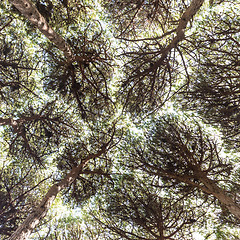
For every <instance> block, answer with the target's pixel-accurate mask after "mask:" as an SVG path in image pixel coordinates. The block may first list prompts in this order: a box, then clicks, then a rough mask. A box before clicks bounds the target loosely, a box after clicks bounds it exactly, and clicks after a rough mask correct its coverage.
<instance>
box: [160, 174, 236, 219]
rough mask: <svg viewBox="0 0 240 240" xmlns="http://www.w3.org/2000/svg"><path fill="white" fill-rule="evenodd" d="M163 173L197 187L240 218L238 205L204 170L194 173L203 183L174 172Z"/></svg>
mask: <svg viewBox="0 0 240 240" xmlns="http://www.w3.org/2000/svg"><path fill="white" fill-rule="evenodd" d="M164 175H165V176H167V177H169V178H172V179H177V180H179V181H181V182H184V183H186V184H187V185H190V186H193V187H196V188H199V189H201V190H202V191H203V192H205V193H207V194H209V195H212V196H214V197H216V198H217V199H218V200H219V202H221V203H222V204H223V205H224V206H225V207H226V208H227V209H228V210H229V212H230V213H232V214H233V215H234V216H235V217H237V218H238V219H239V220H240V206H239V205H238V204H237V203H236V202H235V201H234V200H233V199H232V198H231V197H230V196H229V194H228V193H227V192H226V191H224V190H223V189H222V188H220V187H219V186H218V185H217V184H216V183H215V182H214V181H213V180H211V179H209V178H208V177H207V176H206V175H205V173H204V172H201V174H199V173H198V174H197V175H196V178H198V179H199V181H200V182H201V183H202V184H203V185H200V184H198V183H194V182H192V181H191V180H190V179H189V178H188V177H186V176H184V175H183V176H180V175H176V174H174V173H165V174H164Z"/></svg>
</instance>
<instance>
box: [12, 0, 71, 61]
mask: <svg viewBox="0 0 240 240" xmlns="http://www.w3.org/2000/svg"><path fill="white" fill-rule="evenodd" d="M10 2H11V3H12V4H13V5H14V6H15V7H16V8H17V9H18V10H19V11H20V12H21V13H22V14H23V15H24V16H25V17H26V18H27V19H28V20H29V21H30V22H31V23H32V24H33V25H34V26H36V27H37V28H38V29H39V30H40V32H41V33H43V34H44V35H45V36H46V37H47V38H48V39H49V40H50V41H51V42H53V43H54V44H55V45H56V47H57V48H58V49H60V50H61V51H63V53H64V55H65V57H66V58H67V60H68V61H72V59H73V58H74V55H73V53H72V50H71V48H70V46H69V45H68V44H67V43H66V41H65V40H64V39H63V38H62V37H61V36H60V35H59V34H57V33H56V32H55V31H54V30H53V29H52V28H51V26H49V24H48V22H47V21H46V19H45V18H44V17H43V16H42V15H41V14H40V13H39V11H38V10H37V8H36V7H35V6H34V5H33V4H32V3H31V2H30V1H29V0H10Z"/></svg>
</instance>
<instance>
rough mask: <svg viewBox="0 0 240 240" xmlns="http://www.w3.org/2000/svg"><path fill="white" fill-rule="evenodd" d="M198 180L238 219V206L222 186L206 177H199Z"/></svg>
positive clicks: (239, 210)
mask: <svg viewBox="0 0 240 240" xmlns="http://www.w3.org/2000/svg"><path fill="white" fill-rule="evenodd" d="M199 179H200V181H201V182H202V183H203V184H204V185H205V187H206V188H207V189H208V191H209V192H211V194H212V195H213V196H214V197H216V198H217V199H218V200H219V201H220V202H221V203H222V204H223V205H224V206H225V207H226V208H227V209H228V210H229V212H230V213H232V214H233V215H234V216H235V217H237V218H238V219H239V220H240V206H239V205H238V204H237V203H235V202H234V200H233V199H232V198H231V197H230V196H229V195H228V194H227V193H226V191H224V190H223V189H222V188H220V187H218V185H217V184H216V183H215V182H214V181H213V180H211V179H209V178H208V177H204V176H203V177H200V178H199Z"/></svg>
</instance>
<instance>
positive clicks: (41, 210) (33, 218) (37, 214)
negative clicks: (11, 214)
mask: <svg viewBox="0 0 240 240" xmlns="http://www.w3.org/2000/svg"><path fill="white" fill-rule="evenodd" d="M105 151H106V148H102V150H100V151H99V152H97V153H96V154H91V155H89V156H88V157H87V158H85V159H84V160H82V161H81V164H80V165H78V166H77V167H75V168H73V169H72V170H71V171H70V172H69V173H68V174H67V176H66V177H65V178H63V179H62V180H61V181H60V182H59V183H56V184H54V185H53V186H52V187H51V188H50V189H49V190H48V192H47V194H46V195H45V197H44V198H43V200H42V201H41V203H40V204H39V206H38V207H37V208H36V209H35V210H34V211H33V212H32V213H31V214H30V215H29V216H28V217H27V218H26V219H25V221H24V222H23V223H22V224H21V225H20V226H19V227H18V229H17V230H16V231H15V232H14V233H13V235H12V236H11V237H10V238H9V240H24V239H28V237H29V235H30V234H31V232H32V231H33V229H34V228H35V227H36V226H37V225H38V223H39V222H40V221H41V220H42V219H43V218H44V217H45V216H46V214H47V212H48V210H49V209H50V207H51V205H52V203H53V201H54V200H55V198H56V196H57V194H58V193H59V192H60V191H61V190H62V189H64V188H66V187H68V186H70V184H71V183H73V182H74V181H75V180H76V178H77V177H78V175H79V174H80V173H81V172H82V169H83V167H84V166H85V165H86V164H87V162H88V161H89V160H90V159H92V158H96V157H99V156H100V155H101V154H103V153H104V152H105Z"/></svg>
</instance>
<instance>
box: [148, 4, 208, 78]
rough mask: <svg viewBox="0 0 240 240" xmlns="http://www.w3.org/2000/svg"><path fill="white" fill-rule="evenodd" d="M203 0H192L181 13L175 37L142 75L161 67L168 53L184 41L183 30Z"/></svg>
mask: <svg viewBox="0 0 240 240" xmlns="http://www.w3.org/2000/svg"><path fill="white" fill-rule="evenodd" d="M203 3H204V0H193V1H192V2H191V4H190V5H189V7H188V8H187V9H186V11H185V12H184V13H183V15H182V17H181V18H180V20H179V24H178V27H177V29H176V34H177V36H176V37H175V38H173V40H172V41H171V42H170V44H169V45H168V46H167V47H166V48H165V49H164V50H163V52H162V55H161V57H160V59H159V60H158V61H157V62H156V63H154V64H153V66H151V67H150V68H149V69H146V70H145V72H144V74H145V75H146V74H148V73H149V72H152V70H153V69H156V68H157V67H159V66H161V65H162V62H163V60H164V59H165V58H166V57H167V55H168V53H169V52H170V51H171V50H172V49H173V48H175V47H176V46H177V44H178V43H179V42H181V41H182V40H183V39H184V35H185V29H186V27H187V24H188V23H189V22H190V20H191V19H192V18H193V17H194V15H196V13H197V12H198V11H199V10H200V8H201V6H202V5H203Z"/></svg>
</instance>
